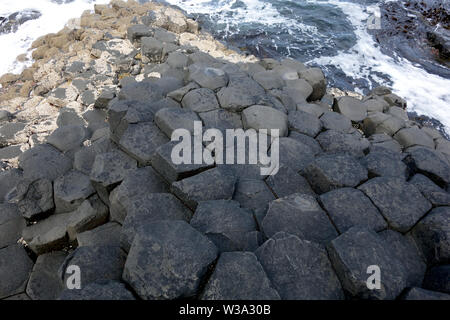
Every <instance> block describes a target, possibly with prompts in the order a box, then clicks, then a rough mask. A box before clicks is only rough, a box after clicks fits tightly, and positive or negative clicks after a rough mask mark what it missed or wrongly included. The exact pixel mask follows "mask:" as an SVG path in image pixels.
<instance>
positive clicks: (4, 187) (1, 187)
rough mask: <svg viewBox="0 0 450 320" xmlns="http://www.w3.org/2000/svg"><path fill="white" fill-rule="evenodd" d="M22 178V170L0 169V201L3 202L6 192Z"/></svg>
mask: <svg viewBox="0 0 450 320" xmlns="http://www.w3.org/2000/svg"><path fill="white" fill-rule="evenodd" d="M20 180H22V171H21V170H19V169H15V168H11V169H9V170H6V171H0V202H3V201H4V199H5V198H6V196H7V195H8V193H10V191H11V190H12V189H14V188H15V187H16V186H17V184H18V183H19V182H20Z"/></svg>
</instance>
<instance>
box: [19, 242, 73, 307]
mask: <svg viewBox="0 0 450 320" xmlns="http://www.w3.org/2000/svg"><path fill="white" fill-rule="evenodd" d="M66 256H67V254H66V253H65V252H63V251H55V252H51V253H46V254H43V255H40V256H38V258H37V260H36V264H35V265H34V267H33V271H32V272H31V276H30V280H29V281H28V284H27V289H26V293H27V295H28V296H29V297H30V298H31V299H32V300H55V299H56V298H58V296H59V294H60V292H61V291H62V290H63V289H64V287H63V284H62V283H61V280H60V278H59V277H58V269H59V267H60V266H61V265H62V264H63V262H64V260H65V259H66Z"/></svg>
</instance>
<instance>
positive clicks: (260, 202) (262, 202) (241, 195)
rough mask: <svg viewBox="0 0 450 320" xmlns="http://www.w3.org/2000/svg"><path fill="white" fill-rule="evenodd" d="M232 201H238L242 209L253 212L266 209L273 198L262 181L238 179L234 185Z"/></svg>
mask: <svg viewBox="0 0 450 320" xmlns="http://www.w3.org/2000/svg"><path fill="white" fill-rule="evenodd" d="M233 200H236V201H238V202H239V203H240V204H241V206H242V207H243V208H247V209H251V210H255V209H258V208H266V207H267V205H268V204H269V202H270V201H272V200H275V196H274V195H273V193H272V192H271V191H270V189H269V188H268V187H267V185H266V183H265V182H264V181H262V180H256V179H243V178H240V179H239V181H238V183H237V184H236V190H235V192H234V195H233Z"/></svg>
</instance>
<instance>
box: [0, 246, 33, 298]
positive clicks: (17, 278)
mask: <svg viewBox="0 0 450 320" xmlns="http://www.w3.org/2000/svg"><path fill="white" fill-rule="evenodd" d="M32 268H33V261H31V259H30V258H29V257H28V255H27V253H26V252H25V250H24V249H23V247H21V246H19V245H17V244H14V245H11V246H9V247H6V248H3V249H0V299H3V298H6V297H9V296H12V295H15V294H18V293H22V292H24V291H25V287H26V285H27V282H28V278H29V277H30V273H31V270H32Z"/></svg>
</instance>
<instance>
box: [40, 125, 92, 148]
mask: <svg viewBox="0 0 450 320" xmlns="http://www.w3.org/2000/svg"><path fill="white" fill-rule="evenodd" d="M86 139H87V132H86V128H85V127H84V126H79V125H78V126H74V125H71V126H64V127H60V128H58V129H56V130H55V131H53V133H52V134H51V135H49V136H48V138H47V142H48V143H49V144H51V145H52V146H54V147H55V148H57V149H59V150H60V151H61V152H66V151H69V150H73V149H77V148H80V147H81V146H82V144H83V141H84V140H86Z"/></svg>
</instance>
